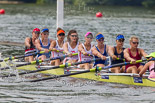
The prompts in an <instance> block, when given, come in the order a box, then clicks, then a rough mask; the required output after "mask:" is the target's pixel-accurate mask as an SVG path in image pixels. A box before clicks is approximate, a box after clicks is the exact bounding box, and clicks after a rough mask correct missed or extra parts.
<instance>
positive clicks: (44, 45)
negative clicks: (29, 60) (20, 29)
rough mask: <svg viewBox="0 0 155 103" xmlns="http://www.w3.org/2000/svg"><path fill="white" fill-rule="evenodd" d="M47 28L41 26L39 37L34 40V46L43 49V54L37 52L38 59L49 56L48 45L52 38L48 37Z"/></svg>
mask: <svg viewBox="0 0 155 103" xmlns="http://www.w3.org/2000/svg"><path fill="white" fill-rule="evenodd" d="M48 36H49V30H48V28H43V29H42V30H41V38H39V39H37V40H36V48H37V49H38V50H39V51H45V53H43V54H38V56H37V57H38V59H41V60H44V59H46V58H50V52H49V47H50V45H51V42H52V41H53V40H52V39H49V38H48Z"/></svg>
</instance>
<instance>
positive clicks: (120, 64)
mask: <svg viewBox="0 0 155 103" xmlns="http://www.w3.org/2000/svg"><path fill="white" fill-rule="evenodd" d="M144 61H155V58H152V59H150V60H149V59H144V60H137V61H136V63H141V62H144ZM128 64H132V62H124V63H119V64H113V65H110V66H105V67H96V68H92V69H89V70H85V71H80V72H75V73H70V74H64V75H58V76H54V77H47V78H41V79H36V80H30V81H26V82H38V81H43V80H49V79H56V78H60V77H67V76H71V75H77V74H82V73H88V72H96V71H101V70H102V69H109V68H113V67H118V66H123V65H128Z"/></svg>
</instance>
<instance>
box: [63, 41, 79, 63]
mask: <svg viewBox="0 0 155 103" xmlns="http://www.w3.org/2000/svg"><path fill="white" fill-rule="evenodd" d="M67 45H68V52H71V53H72V54H73V53H78V46H79V42H78V43H77V45H76V47H75V48H74V49H73V48H72V47H71V46H70V44H69V42H67ZM67 60H78V55H76V56H72V57H67V58H65V59H64V62H63V63H66V61H67Z"/></svg>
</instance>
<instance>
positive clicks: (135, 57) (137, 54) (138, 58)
mask: <svg viewBox="0 0 155 103" xmlns="http://www.w3.org/2000/svg"><path fill="white" fill-rule="evenodd" d="M128 51H129V56H130V57H131V58H133V59H135V60H141V58H142V57H141V56H140V54H139V53H138V49H137V52H136V56H133V55H132V54H131V51H130V49H129V48H128ZM125 61H126V62H130V61H128V60H127V59H125ZM131 66H136V67H137V69H138V67H139V66H140V63H137V64H128V65H126V68H125V71H126V70H127V69H128V68H129V67H131Z"/></svg>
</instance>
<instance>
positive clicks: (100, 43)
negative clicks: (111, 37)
mask: <svg viewBox="0 0 155 103" xmlns="http://www.w3.org/2000/svg"><path fill="white" fill-rule="evenodd" d="M96 41H97V45H96V46H94V47H93V48H92V53H93V55H94V56H95V59H97V58H101V59H102V60H99V61H95V63H94V66H99V67H104V66H105V65H106V56H108V51H109V46H108V45H106V44H104V36H103V34H102V33H98V34H96Z"/></svg>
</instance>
